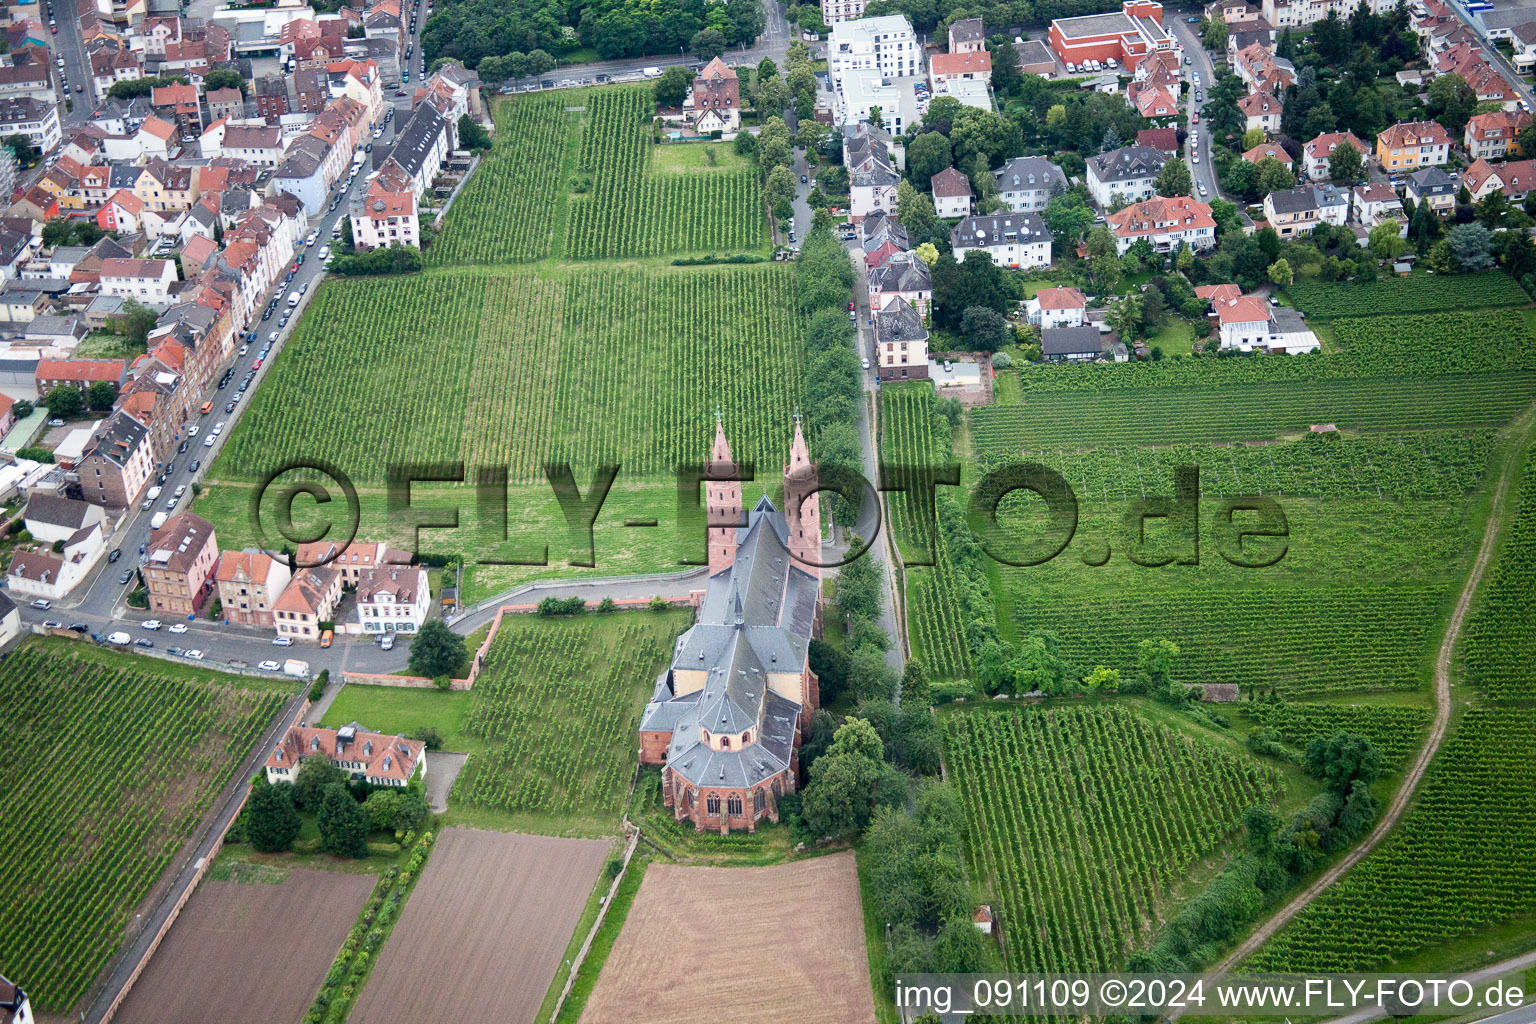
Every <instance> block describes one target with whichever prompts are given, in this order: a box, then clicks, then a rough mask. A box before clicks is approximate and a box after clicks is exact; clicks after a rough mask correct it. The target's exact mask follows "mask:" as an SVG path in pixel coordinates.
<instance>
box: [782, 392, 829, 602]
mask: <svg viewBox="0 0 1536 1024" xmlns="http://www.w3.org/2000/svg"><path fill="white" fill-rule="evenodd" d="M817 486H818V482H817V478H816V465H815V463H813V462H811V450H810V448H809V447H807V445H806V443H805V434H804V433H802V432H801V430H800V417H799V415H798V414H797V415H796V416H795V442H794V444H792V445H791V446H790V449H789V462H788V463H786V464H785V466H784V520H785V522H786V523H787V524H788V526H789V554H790V557H791V558H793V559H794V560H795V562H796V563H797V564H798V565H799V566H800V568H801V569H803V570H805V571H806V572H808V573H810V574H811V575H812V576H815V577H816V578H817V579H820V578H821V497H820V495H819V494H817V493H816V488H817Z"/></svg>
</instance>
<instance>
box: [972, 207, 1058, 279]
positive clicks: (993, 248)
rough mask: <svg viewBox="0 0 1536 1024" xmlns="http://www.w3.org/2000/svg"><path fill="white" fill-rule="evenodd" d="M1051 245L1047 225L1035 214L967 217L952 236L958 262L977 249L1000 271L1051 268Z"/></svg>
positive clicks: (1051, 239) (1051, 238) (1050, 236)
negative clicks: (1015, 268) (1006, 268)
mask: <svg viewBox="0 0 1536 1024" xmlns="http://www.w3.org/2000/svg"><path fill="white" fill-rule="evenodd" d="M1052 241H1053V237H1052V235H1051V231H1050V229H1049V228H1047V227H1046V226H1045V221H1043V220H1041V219H1040V217H1039V215H1038V214H1034V213H1003V214H993V215H992V216H987V217H967V218H965V220H963V221H961V222H960V223H959V224H957V225H955V227H954V229H953V230H952V231H950V233H949V242H950V248H951V249H953V250H954V256H955V259H956V260H957V261H961V262H963V261H964V260H965V256H966V254H967V253H969V252H970V251H971V250H973V249H976V250H980V251H981V252H984V253H986V254H987V255H988V256H989V257H991V259H992V262H993V263H996V264H997V265H998V266H1000V267H1017V268H1019V269H1021V270H1028V269H1030V268H1032V267H1048V266H1050V265H1051V242H1052Z"/></svg>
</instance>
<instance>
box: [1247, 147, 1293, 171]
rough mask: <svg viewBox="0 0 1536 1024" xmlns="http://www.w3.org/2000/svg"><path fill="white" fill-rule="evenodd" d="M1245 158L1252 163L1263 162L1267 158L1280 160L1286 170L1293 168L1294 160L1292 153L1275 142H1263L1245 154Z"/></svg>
mask: <svg viewBox="0 0 1536 1024" xmlns="http://www.w3.org/2000/svg"><path fill="white" fill-rule="evenodd" d="M1243 159H1244V160H1246V161H1248V162H1249V163H1251V164H1257V163H1261V162H1263V161H1265V160H1278V161H1279V162H1280V164H1281V166H1283V167H1284V168H1285V169H1286V170H1288V171H1289V170H1292V169H1293V165H1294V161H1292V160H1291V154H1289V153H1287V152H1286V151H1285V150H1283V149H1281V148H1280V147H1279V146H1277V145H1275V144H1274V143H1273V142H1261V143H1259V144H1258V145H1257V146H1254V147H1253V148H1252V149H1250V150H1248V151H1247V152H1245V153H1244V154H1243Z"/></svg>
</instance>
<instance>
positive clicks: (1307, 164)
mask: <svg viewBox="0 0 1536 1024" xmlns="http://www.w3.org/2000/svg"><path fill="white" fill-rule="evenodd" d="M1340 146H1354V147H1355V148H1356V149H1358V150H1359V151H1360V161H1361V163H1362V164H1363V163H1364V162H1365V160H1366V159H1367V158H1368V157H1369V156H1370V155H1371V151H1370V149H1368V148H1367V147H1366V145H1365V143H1363V142H1361V141H1360V140H1359V139H1358V138H1356V137H1355V133H1354V132H1325V133H1324V134H1322V135H1319V136H1318V137H1317V138H1315V139H1313V140H1312V141H1311V142H1309V143H1307V144H1306V145H1305V146H1303V147H1302V148H1301V163H1302V167H1303V168H1305V169H1306V172H1307V178H1308V179H1309V180H1311V181H1326V180H1328V161H1329V160H1331V159H1332V158H1333V153H1334V151H1335V150H1336V149H1338V148H1339V147H1340Z"/></svg>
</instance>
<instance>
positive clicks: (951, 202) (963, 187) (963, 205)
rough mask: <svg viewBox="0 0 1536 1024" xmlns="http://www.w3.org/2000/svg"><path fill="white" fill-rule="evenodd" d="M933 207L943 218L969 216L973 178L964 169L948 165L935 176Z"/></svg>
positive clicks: (933, 181)
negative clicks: (967, 175)
mask: <svg viewBox="0 0 1536 1024" xmlns="http://www.w3.org/2000/svg"><path fill="white" fill-rule="evenodd" d="M931 187H932V189H933V208H934V210H935V211H936V212H937V213H938V215H939V217H940V218H941V219H943V220H950V219H952V218H955V217H969V216H970V214H971V179H970V178H967V177H966V176H965V173H964V172H963V171H960V170H957V169H956V168H953V167H946V168H944V169H943V170H942V171H940V172H939V173H938V174H935V175H934V176H933V179H932V182H931Z"/></svg>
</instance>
